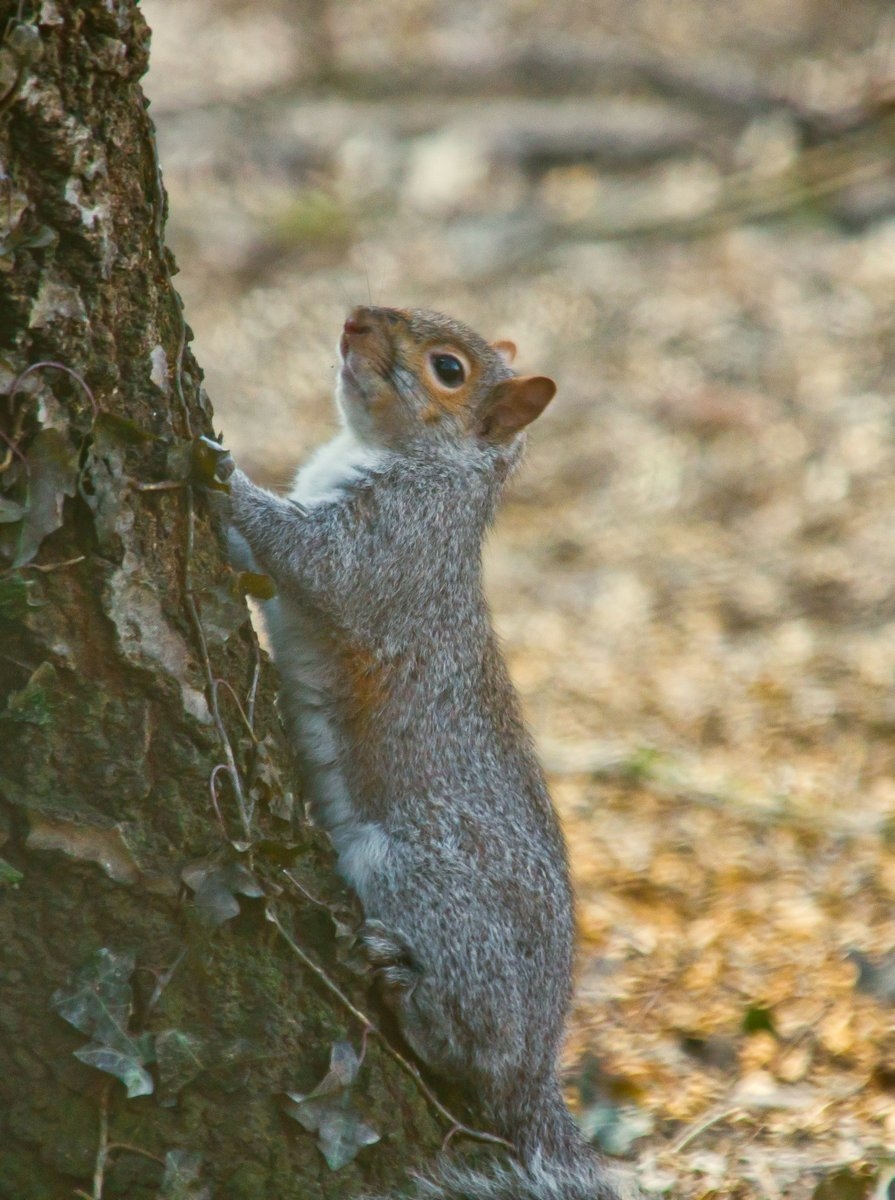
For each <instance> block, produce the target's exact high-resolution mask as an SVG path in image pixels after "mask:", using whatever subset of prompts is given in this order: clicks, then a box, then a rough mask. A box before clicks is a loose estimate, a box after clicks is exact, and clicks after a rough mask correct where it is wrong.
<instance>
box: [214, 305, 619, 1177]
mask: <svg viewBox="0 0 895 1200" xmlns="http://www.w3.org/2000/svg"><path fill="white" fill-rule="evenodd" d="M339 349H340V355H341V360H342V366H341V371H340V376H339V384H338V389H337V402H338V405H339V408H340V411H341V414H342V417H343V421H344V425H345V428H344V429H343V431H342V433H340V434H339V435H338V436H337V437H336V438H335V439H334V440H333V441H332V442H331V443H329V445H328V446H326V447H324V448H323V449H322V450H321V451H319V452H318V454H317V455H316V456H315V457H314V458H313V459H312V460H311V461H310V462H309V463H308V465H307V466H306V467H305V468H304V469H303V470H302V471H300V472H299V474H298V476H297V479H296V482H295V485H294V487H293V490H292V493H291V495H290V497H289V499H288V500H282V499H279V498H278V497H275V496H272V495H271V494H270V493H268V492H265V491H263V490H262V489H260V488H257V487H255V486H254V485H253V484H251V482H250V481H249V480H248V479H247V478H246V477H245V476H244V475H243V474H242V473H241V472H239V471H236V472H235V473H234V475H233V477H232V480H231V506H232V511H231V519H232V522H233V524H234V525H235V527H236V529H237V530H238V532H239V533H240V534H241V535H242V537H243V538H244V539H245V541H246V542H247V543H248V546H249V548H250V550H251V552H252V554H253V556H254V558H255V560H256V561H257V563H258V564H259V566H260V568H261V569H262V570H264V571H266V572H267V573H268V574H270V575H271V576H272V577H273V578H274V580H275V582H276V584H277V586H278V596H277V598H276V600H274V601H271V602H269V604H268V605H267V606H266V619H267V623H268V628H269V633H270V639H271V644H272V648H273V652H274V658H275V660H276V662H277V665H278V668H279V671H280V675H281V679H282V688H281V706H282V709H283V714H284V719H285V722H286V726H287V730H288V732H289V734H290V736H291V740H292V742H293V744H294V746H295V748H296V751H297V754H298V758H299V760H300V762H301V766H302V774H303V780H304V785H305V794H306V795H307V796H308V799H309V802H310V806H311V811H312V813H313V815H314V818H315V820H316V821H317V822H318V823H319V824H321V825H322V826H323V827H324V828H326V829H327V830H328V831H329V833H330V836H331V838H332V841H333V843H334V845H335V848H336V850H337V853H338V865H339V870H340V871H341V873H342V874H343V876H344V877H345V879H346V880H347V881H348V882H349V883H350V884H351V886H352V887H353V888H354V889H355V891H356V892H357V894H358V897H359V899H360V901H361V904H362V905H363V909H364V914H365V917H366V924H365V926H364V929H363V933H362V938H363V941H364V944H365V947H366V950H367V954H368V956H369V958H370V961H371V963H372V964H373V966H374V968H375V970H376V974H377V976H378V978H379V981H380V983H381V995H382V998H383V1001H384V1002H385V1003H386V1004H387V1005H388V1006H389V1008H390V1009H391V1010H392V1011H393V1013H394V1014H395V1017H396V1018H397V1021H398V1023H399V1026H400V1028H401V1031H402V1033H403V1036H404V1038H405V1039H406V1041H407V1042H408V1044H409V1045H410V1046H411V1047H412V1049H413V1050H414V1051H415V1053H416V1054H417V1055H418V1056H419V1058H420V1059H421V1060H422V1061H423V1062H424V1063H425V1064H426V1065H427V1066H428V1067H429V1068H430V1069H431V1070H432V1071H433V1072H434V1073H435V1074H436V1075H439V1076H441V1077H442V1078H443V1079H445V1080H446V1081H450V1082H452V1083H454V1084H456V1085H460V1087H461V1088H462V1089H463V1090H464V1091H465V1092H466V1093H468V1094H469V1095H471V1096H474V1097H475V1100H476V1103H477V1105H478V1107H480V1108H481V1110H482V1111H483V1113H484V1115H485V1117H486V1119H487V1120H488V1121H489V1122H490V1124H491V1125H492V1127H493V1128H494V1130H495V1131H496V1132H497V1133H499V1134H500V1135H501V1136H502V1137H504V1138H506V1139H507V1140H508V1141H510V1142H511V1143H513V1145H514V1146H515V1148H516V1152H517V1155H518V1160H519V1161H518V1164H516V1165H513V1166H510V1167H508V1168H506V1169H498V1170H496V1171H495V1172H493V1173H492V1174H486V1175H482V1174H480V1173H479V1174H477V1173H475V1172H472V1173H470V1172H466V1171H464V1169H462V1168H461V1167H458V1166H456V1165H451V1164H449V1163H442V1164H441V1165H440V1166H439V1169H438V1174H437V1176H436V1177H435V1178H430V1179H428V1180H426V1179H424V1178H420V1179H418V1180H417V1183H416V1187H417V1189H418V1191H417V1193H416V1194H417V1195H418V1196H420V1197H433V1198H434V1197H442V1198H443V1200H461V1198H463V1197H470V1198H476V1200H486V1198H488V1197H495V1198H496V1197H506V1198H509V1197H515V1198H516V1200H524V1198H528V1197H531V1200H559V1197H560V1196H562V1197H563V1200H619V1198H620V1196H621V1192H620V1191H619V1190H618V1188H617V1187H616V1186H615V1185H614V1184H612V1183H611V1182H610V1181H609V1176H608V1173H607V1172H606V1170H605V1169H604V1168H603V1166H602V1165H601V1163H600V1161H599V1160H598V1158H597V1156H596V1155H595V1154H594V1153H593V1151H592V1150H590V1148H589V1147H588V1146H587V1145H586V1143H585V1140H584V1138H583V1137H582V1135H581V1134H580V1132H579V1131H578V1129H577V1127H576V1126H575V1123H574V1121H573V1119H572V1117H571V1115H570V1113H569V1112H568V1109H567V1108H566V1106H565V1103H564V1102H563V1099H562V1094H561V1090H560V1086H559V1083H558V1078H557V1059H558V1055H559V1050H560V1045H561V1040H562V1036H563V1026H564V1021H565V1016H566V1012H567V1009H568V1004H569V997H570V988H571V970H572V951H573V919H572V895H571V886H570V882H569V872H568V864H567V859H566V850H565V844H564V841H563V837H562V833H561V831H560V828H559V823H558V821H557V818H556V814H555V812H554V809H553V806H552V804H551V802H550V798H549V796H548V793H547V789H546V785H545V782H544V778H543V774H542V772H541V769H540V766H539V764H538V761H537V758H536V755H535V753H534V750H533V747H532V744H531V741H530V738H529V736H528V734H527V732H526V730H525V727H524V724H523V721H522V717H521V713H520V708H519V703H518V698H517V696H516V693H515V690H514V689H513V686H512V684H511V682H510V679H509V676H508V674H507V670H506V667H505V664H504V661H503V658H502V655H501V653H500V650H499V647H498V643H497V640H496V637H495V635H494V632H493V630H492V626H491V619H490V614H489V611H488V607H487V604H486V602H485V599H484V594H483V590H482V564H481V548H482V542H483V539H484V536H485V533H486V530H487V527H488V525H489V524H490V522H491V520H492V518H493V516H494V512H495V510H496V507H497V504H498V501H499V497H500V494H501V491H502V489H503V486H504V484H505V482H506V480H507V478H508V476H509V474H510V472H511V471H512V469H513V468H514V466H515V465H516V463H517V462H518V460H519V457H520V455H521V449H522V441H523V438H522V436H521V434H522V432H523V430H524V428H525V427H526V426H527V425H528V424H529V423H530V422H531V421H532V420H533V419H534V418H535V417H537V416H538V415H539V414H540V412H542V411H543V409H544V408H545V407H546V405H547V404H548V403H549V401H550V399H551V398H552V396H553V394H554V392H555V385H554V384H553V382H552V380H549V379H547V378H545V377H543V376H533V377H518V376H516V375H514V373H513V371H512V369H511V367H510V365H509V364H510V361H511V359H512V355H513V352H514V348H513V347H512V346H511V344H509V343H497V344H495V345H489V344H488V343H487V342H486V341H484V339H482V338H480V337H479V336H478V335H477V334H475V333H474V332H473V331H472V330H469V329H467V328H466V327H465V326H463V325H461V324H459V323H458V322H456V321H453V320H451V319H449V318H447V317H442V316H441V315H439V314H434V313H428V312H421V311H418V310H410V311H405V310H396V309H383V308H371V307H363V308H357V309H354V310H353V311H352V313H351V314H350V315H349V317H348V319H347V320H346V322H345V325H344V329H343V332H342V336H341V340H340V347H339Z"/></svg>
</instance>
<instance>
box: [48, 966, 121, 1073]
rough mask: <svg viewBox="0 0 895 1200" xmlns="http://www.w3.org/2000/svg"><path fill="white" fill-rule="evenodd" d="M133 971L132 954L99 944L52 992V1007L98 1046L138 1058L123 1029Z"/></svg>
mask: <svg viewBox="0 0 895 1200" xmlns="http://www.w3.org/2000/svg"><path fill="white" fill-rule="evenodd" d="M133 973H134V956H133V954H130V953H124V954H116V953H115V952H114V951H112V950H109V949H107V948H106V947H103V948H102V949H101V950H97V951H96V953H95V954H94V955H93V956H92V957H91V958H90V959H89V960H88V961H87V962H86V963H85V964H84V965H83V966H82V967H79V968H78V970H77V971H75V972H74V973H73V974H72V976H71V977H70V979H69V981H68V983H66V984H65V985H64V986H63V987H61V988H59V989H58V991H56V992H54V993H53V996H52V1000H51V1003H52V1005H53V1008H55V1009H56V1011H57V1012H58V1013H59V1015H60V1017H63V1018H64V1019H65V1020H66V1021H68V1023H69V1024H70V1025H74V1027H75V1029H79V1030H80V1031H81V1033H86V1034H87V1035H88V1036H89V1037H91V1038H93V1040H94V1041H95V1042H98V1043H99V1044H100V1045H102V1046H111V1047H112V1048H114V1049H116V1050H119V1051H121V1053H122V1054H125V1055H131V1056H133V1057H135V1058H139V1057H140V1052H139V1048H138V1046H137V1044H136V1042H135V1040H134V1039H133V1038H132V1037H131V1035H130V1034H129V1033H128V1031H127V1024H128V1020H129V1019H130V1014H131V1007H132V1005H133V996H132V993H131V985H130V978H131V976H132V975H133Z"/></svg>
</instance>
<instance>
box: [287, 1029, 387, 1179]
mask: <svg viewBox="0 0 895 1200" xmlns="http://www.w3.org/2000/svg"><path fill="white" fill-rule="evenodd" d="M359 1069H360V1060H359V1059H358V1057H357V1055H356V1054H355V1052H354V1049H353V1047H352V1046H351V1044H350V1043H349V1042H344V1041H339V1042H335V1043H334V1044H333V1047H332V1052H331V1054H330V1062H329V1071H327V1073H326V1075H324V1077H323V1079H321V1081H320V1083H318V1084H317V1086H316V1087H315V1088H314V1090H313V1091H312V1092H308V1094H307V1095H302V1094H301V1093H298V1092H287V1096H288V1098H289V1103H288V1104H286V1105H285V1108H284V1111H285V1112H286V1115H287V1116H290V1117H292V1119H293V1120H295V1121H298V1123H299V1124H300V1125H301V1126H302V1127H303V1128H304V1129H307V1131H308V1132H309V1133H316V1134H317V1145H318V1146H319V1148H320V1152H321V1153H322V1154H323V1157H324V1158H325V1159H326V1162H327V1166H328V1167H329V1169H330V1170H331V1171H338V1170H340V1168H342V1167H344V1166H347V1164H348V1163H350V1162H353V1160H354V1159H355V1158H356V1157H357V1155H358V1153H359V1152H360V1151H361V1150H362V1149H363V1148H364V1146H372V1145H373V1143H374V1142H378V1141H379V1136H380V1135H379V1134H378V1133H377V1132H376V1130H375V1129H374V1128H373V1126H372V1125H370V1124H369V1123H368V1122H367V1121H364V1120H363V1118H362V1117H361V1115H360V1113H359V1112H358V1111H357V1109H356V1108H355V1106H354V1104H353V1102H352V1098H351V1087H352V1085H353V1083H354V1081H355V1080H356V1078H357V1073H358V1070H359Z"/></svg>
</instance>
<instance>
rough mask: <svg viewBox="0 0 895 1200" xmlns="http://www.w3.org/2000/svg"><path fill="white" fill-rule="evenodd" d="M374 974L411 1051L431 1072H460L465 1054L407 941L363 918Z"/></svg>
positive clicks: (446, 1075)
mask: <svg viewBox="0 0 895 1200" xmlns="http://www.w3.org/2000/svg"><path fill="white" fill-rule="evenodd" d="M358 940H359V941H360V943H361V945H362V947H363V950H364V953H365V954H366V956H367V959H368V961H369V962H370V965H371V966H372V967H373V970H374V972H375V976H376V981H377V983H378V984H379V997H380V1000H381V1001H382V1003H383V1004H384V1005H385V1007H386V1008H387V1009H388V1010H389V1012H390V1013H391V1015H392V1017H393V1018H394V1020H395V1021H396V1022H397V1025H398V1028H399V1029H400V1031H401V1035H402V1037H403V1038H404V1040H405V1041H406V1042H407V1044H408V1046H409V1047H410V1048H411V1050H412V1051H413V1053H414V1054H415V1055H416V1056H417V1058H419V1059H420V1061H421V1062H423V1063H425V1064H426V1066H427V1067H429V1069H430V1070H432V1071H434V1072H435V1074H436V1075H440V1076H442V1077H444V1078H446V1079H453V1078H459V1079H462V1078H463V1077H464V1075H465V1069H466V1067H467V1056H466V1055H465V1054H464V1053H462V1052H461V1050H460V1047H459V1043H458V1040H457V1039H456V1037H455V1036H453V1034H452V1030H453V1024H454V1023H453V1021H452V1020H451V1019H450V1017H449V1015H448V1013H447V1012H446V1011H445V1008H444V1005H443V996H442V994H441V989H439V988H437V987H433V986H432V981H431V979H428V978H427V974H426V969H425V966H424V965H423V963H422V962H421V961H420V958H419V956H418V955H417V953H416V951H415V949H414V947H413V946H412V944H411V943H410V941H409V940H408V939H407V938H406V937H405V936H404V935H403V934H402V933H400V932H398V931H397V930H392V929H389V928H388V926H387V925H385V924H384V923H383V922H382V921H377V920H368V921H365V922H364V924H363V925H362V926H361V928H360V932H359V934H358Z"/></svg>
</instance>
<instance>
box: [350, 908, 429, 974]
mask: <svg viewBox="0 0 895 1200" xmlns="http://www.w3.org/2000/svg"><path fill="white" fill-rule="evenodd" d="M358 941H359V942H360V944H361V946H362V947H363V950H364V953H365V954H366V957H367V960H368V962H369V963H370V965H371V966H372V967H373V969H374V971H375V972H376V975H377V977H378V978H379V979H381V980H382V981H383V982H384V983H386V984H388V985H389V986H390V987H394V988H399V989H401V990H402V991H409V990H410V989H411V988H412V987H413V986H414V985H415V984H416V983H418V982H419V978H420V976H421V975H422V967H421V965H420V962H419V959H418V958H417V956H416V954H415V953H414V951H413V947H412V946H411V945H410V943H409V942H408V941H407V939H406V938H405V937H404V935H403V934H401V933H398V932H396V931H395V930H391V929H389V928H388V927H387V926H385V925H384V924H383V923H382V921H373V920H371V921H365V922H364V923H363V925H362V926H361V927H360V931H359V933H358Z"/></svg>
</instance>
